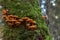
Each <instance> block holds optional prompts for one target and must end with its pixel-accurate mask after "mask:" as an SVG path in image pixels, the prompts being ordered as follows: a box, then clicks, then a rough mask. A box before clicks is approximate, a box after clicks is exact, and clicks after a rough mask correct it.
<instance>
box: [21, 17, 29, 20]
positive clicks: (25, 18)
mask: <svg viewBox="0 0 60 40" xmlns="http://www.w3.org/2000/svg"><path fill="white" fill-rule="evenodd" d="M21 19H22V20H28V19H29V18H28V17H23V18H21Z"/></svg>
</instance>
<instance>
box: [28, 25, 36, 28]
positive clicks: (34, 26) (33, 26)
mask: <svg viewBox="0 0 60 40" xmlns="http://www.w3.org/2000/svg"><path fill="white" fill-rule="evenodd" d="M36 28H37V25H32V26H28V29H36Z"/></svg>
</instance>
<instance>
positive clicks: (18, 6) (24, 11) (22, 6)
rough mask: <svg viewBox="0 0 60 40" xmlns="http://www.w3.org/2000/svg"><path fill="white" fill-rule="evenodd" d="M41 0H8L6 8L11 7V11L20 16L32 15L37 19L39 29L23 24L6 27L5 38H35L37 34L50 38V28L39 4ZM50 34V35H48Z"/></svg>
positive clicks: (24, 39)
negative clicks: (16, 26)
mask: <svg viewBox="0 0 60 40" xmlns="http://www.w3.org/2000/svg"><path fill="white" fill-rule="evenodd" d="M38 1H39V0H12V1H11V0H6V1H5V3H6V4H5V5H6V8H7V9H9V13H10V14H13V15H17V16H18V17H19V18H22V17H26V16H28V17H30V18H32V19H33V20H35V21H36V23H37V26H38V29H37V30H35V31H29V30H26V29H24V28H22V26H20V28H13V29H12V28H9V27H8V26H6V27H5V29H4V37H3V39H4V40H35V38H36V36H37V35H38V36H39V35H42V34H44V35H45V37H46V39H45V40H50V36H49V32H48V28H47V27H46V23H45V22H44V20H43V18H42V14H41V9H40V6H39V4H38ZM47 36H48V37H47Z"/></svg>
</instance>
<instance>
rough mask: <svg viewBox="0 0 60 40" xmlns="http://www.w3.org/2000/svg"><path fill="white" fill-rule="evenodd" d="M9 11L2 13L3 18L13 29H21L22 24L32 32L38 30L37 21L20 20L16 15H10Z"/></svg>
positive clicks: (27, 18)
mask: <svg viewBox="0 0 60 40" xmlns="http://www.w3.org/2000/svg"><path fill="white" fill-rule="evenodd" d="M8 12H9V10H7V9H5V10H3V11H2V15H3V16H2V18H3V19H4V21H5V22H6V23H7V24H8V25H9V26H11V27H19V25H21V24H23V25H24V24H25V26H26V27H27V28H28V29H30V30H35V29H37V25H36V21H34V20H33V19H31V18H29V17H22V18H18V16H16V15H11V14H8Z"/></svg>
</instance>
